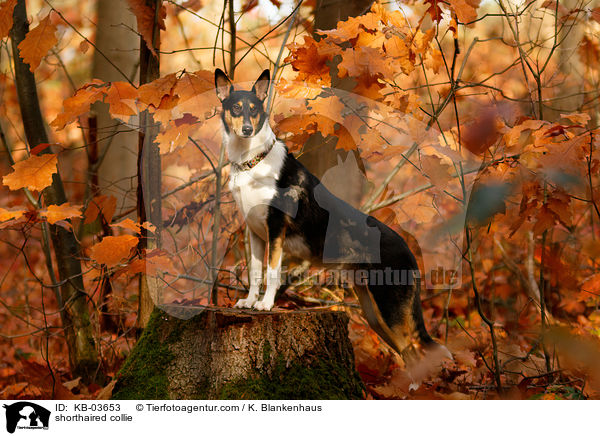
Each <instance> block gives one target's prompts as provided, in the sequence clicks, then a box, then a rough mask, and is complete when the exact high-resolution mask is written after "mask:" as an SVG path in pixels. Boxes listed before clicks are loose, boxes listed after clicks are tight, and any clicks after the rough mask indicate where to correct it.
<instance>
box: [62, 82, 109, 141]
mask: <svg viewBox="0 0 600 436" xmlns="http://www.w3.org/2000/svg"><path fill="white" fill-rule="evenodd" d="M106 86H107V85H106V84H105V83H104V82H102V81H100V80H97V79H94V80H92V81H91V82H90V83H87V84H85V85H84V86H82V87H81V88H79V89H78V90H77V92H76V93H75V95H73V96H72V97H69V98H67V99H66V100H65V101H64V102H63V111H62V112H61V113H60V114H58V116H57V117H56V118H55V119H54V120H53V121H52V122H51V123H50V125H51V126H52V127H55V128H56V129H58V130H61V129H64V128H65V126H66V125H67V124H69V123H71V122H73V121H75V120H76V119H77V118H78V117H80V116H81V115H83V114H85V113H86V112H88V111H89V110H90V106H91V105H92V103H95V102H96V101H98V100H102V99H103V98H104V95H105V94H106Z"/></svg>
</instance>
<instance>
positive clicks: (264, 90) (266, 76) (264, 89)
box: [252, 70, 271, 101]
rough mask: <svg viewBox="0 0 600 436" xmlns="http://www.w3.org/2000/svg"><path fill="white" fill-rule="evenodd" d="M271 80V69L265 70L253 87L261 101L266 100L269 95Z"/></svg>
mask: <svg viewBox="0 0 600 436" xmlns="http://www.w3.org/2000/svg"><path fill="white" fill-rule="evenodd" d="M270 81H271V73H270V72H269V70H265V71H263V72H262V73H261V74H260V76H259V77H258V80H257V81H256V83H254V86H253V87H252V91H253V92H254V93H255V94H256V96H257V97H258V98H259V100H261V101H265V98H267V95H268V94H269V82H270Z"/></svg>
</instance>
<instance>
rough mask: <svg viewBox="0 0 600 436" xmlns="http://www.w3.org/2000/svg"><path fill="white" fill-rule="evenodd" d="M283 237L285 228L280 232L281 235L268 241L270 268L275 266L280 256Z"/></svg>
mask: <svg viewBox="0 0 600 436" xmlns="http://www.w3.org/2000/svg"><path fill="white" fill-rule="evenodd" d="M284 239H285V229H284V230H283V231H282V232H281V236H279V237H278V238H275V239H274V240H273V241H272V243H269V266H270V267H271V269H275V268H277V266H278V265H279V261H280V260H281V256H282V255H283V241H284Z"/></svg>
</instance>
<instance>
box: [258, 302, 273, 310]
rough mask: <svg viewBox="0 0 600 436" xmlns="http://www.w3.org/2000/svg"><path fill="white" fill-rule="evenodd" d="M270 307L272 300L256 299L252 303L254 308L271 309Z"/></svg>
mask: <svg viewBox="0 0 600 436" xmlns="http://www.w3.org/2000/svg"><path fill="white" fill-rule="evenodd" d="M272 307H273V302H272V301H257V302H256V303H254V308H255V309H256V310H271V308H272Z"/></svg>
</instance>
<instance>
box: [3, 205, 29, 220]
mask: <svg viewBox="0 0 600 436" xmlns="http://www.w3.org/2000/svg"><path fill="white" fill-rule="evenodd" d="M25 213H27V210H25V209H13V210H8V209H3V208H1V207H0V222H4V221H9V220H12V219H14V220H18V219H19V218H21V217H22V216H23V215H25Z"/></svg>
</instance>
